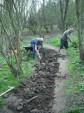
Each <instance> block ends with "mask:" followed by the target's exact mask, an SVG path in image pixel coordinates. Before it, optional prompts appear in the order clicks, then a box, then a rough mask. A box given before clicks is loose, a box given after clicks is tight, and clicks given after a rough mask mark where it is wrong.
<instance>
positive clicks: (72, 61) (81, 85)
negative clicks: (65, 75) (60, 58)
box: [67, 47, 84, 93]
mask: <svg viewBox="0 0 84 113" xmlns="http://www.w3.org/2000/svg"><path fill="white" fill-rule="evenodd" d="M68 55H69V65H68V69H69V78H70V79H69V81H67V86H68V87H67V91H68V92H69V93H80V92H81V91H84V81H83V80H84V63H82V62H81V61H80V58H79V50H78V49H74V48H72V47H71V48H69V49H68Z"/></svg>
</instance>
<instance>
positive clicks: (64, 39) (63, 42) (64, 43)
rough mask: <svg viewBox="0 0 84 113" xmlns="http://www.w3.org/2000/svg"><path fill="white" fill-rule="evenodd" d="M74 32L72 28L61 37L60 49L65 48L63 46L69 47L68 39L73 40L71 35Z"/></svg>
mask: <svg viewBox="0 0 84 113" xmlns="http://www.w3.org/2000/svg"><path fill="white" fill-rule="evenodd" d="M72 32H73V29H72V28H70V29H68V30H66V31H65V32H64V33H63V35H62V37H61V39H60V49H63V48H65V49H68V41H70V42H71V39H70V37H69V36H70V34H71V33H72ZM60 49H59V52H60Z"/></svg>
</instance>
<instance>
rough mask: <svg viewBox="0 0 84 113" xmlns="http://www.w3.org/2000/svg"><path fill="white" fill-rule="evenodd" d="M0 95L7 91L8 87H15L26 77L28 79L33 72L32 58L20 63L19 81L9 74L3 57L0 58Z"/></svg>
mask: <svg viewBox="0 0 84 113" xmlns="http://www.w3.org/2000/svg"><path fill="white" fill-rule="evenodd" d="M0 59H2V60H1V61H0V65H1V67H0V94H1V93H2V92H4V91H5V90H7V89H8V88H9V87H10V86H17V85H18V84H19V83H20V81H22V80H24V79H25V78H26V77H29V76H30V75H31V73H32V72H33V70H34V67H33V65H34V63H35V61H34V60H33V59H32V58H29V59H28V60H27V59H26V61H23V62H22V70H23V75H21V76H20V77H19V80H18V79H17V78H15V77H14V76H13V74H12V73H11V72H10V69H9V67H8V65H7V64H6V62H5V60H4V59H3V57H1V56H0Z"/></svg>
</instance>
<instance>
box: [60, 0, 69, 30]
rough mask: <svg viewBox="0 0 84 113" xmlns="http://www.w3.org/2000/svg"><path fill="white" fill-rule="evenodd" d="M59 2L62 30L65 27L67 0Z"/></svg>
mask: <svg viewBox="0 0 84 113" xmlns="http://www.w3.org/2000/svg"><path fill="white" fill-rule="evenodd" d="M59 4H60V13H61V22H62V31H64V30H65V28H66V25H65V24H66V17H67V12H68V5H69V0H59Z"/></svg>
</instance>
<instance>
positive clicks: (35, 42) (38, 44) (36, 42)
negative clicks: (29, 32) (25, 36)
mask: <svg viewBox="0 0 84 113" xmlns="http://www.w3.org/2000/svg"><path fill="white" fill-rule="evenodd" d="M31 47H32V48H33V58H35V56H36V55H37V56H38V58H39V59H40V60H41V55H40V52H39V50H40V48H42V47H43V38H36V39H32V40H31Z"/></svg>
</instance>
